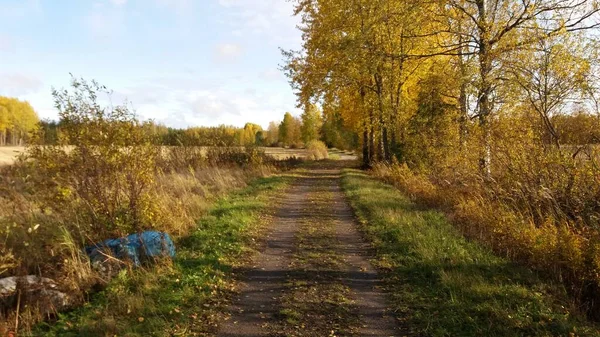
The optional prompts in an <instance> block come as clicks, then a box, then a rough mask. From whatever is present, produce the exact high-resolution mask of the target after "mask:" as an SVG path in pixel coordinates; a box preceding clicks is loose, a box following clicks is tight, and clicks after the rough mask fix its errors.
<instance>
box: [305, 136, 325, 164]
mask: <svg viewBox="0 0 600 337" xmlns="http://www.w3.org/2000/svg"><path fill="white" fill-rule="evenodd" d="M306 150H308V158H309V159H312V160H323V159H327V158H329V151H328V150H327V145H325V143H323V142H322V141H319V140H311V141H310V142H308V143H307V144H306Z"/></svg>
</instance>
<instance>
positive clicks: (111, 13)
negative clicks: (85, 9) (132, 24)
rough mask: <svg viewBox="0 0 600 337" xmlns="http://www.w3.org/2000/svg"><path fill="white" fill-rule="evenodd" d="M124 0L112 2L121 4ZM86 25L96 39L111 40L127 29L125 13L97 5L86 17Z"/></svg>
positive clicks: (113, 0)
mask: <svg viewBox="0 0 600 337" xmlns="http://www.w3.org/2000/svg"><path fill="white" fill-rule="evenodd" d="M119 1H121V2H122V1H123V0H111V2H113V3H114V2H119ZM84 21H85V24H86V25H87V27H88V29H89V30H90V32H91V33H92V35H93V36H94V37H95V38H98V39H110V38H113V37H115V36H116V35H118V34H119V33H120V32H122V31H123V30H124V29H125V17H124V13H123V11H122V10H121V9H119V8H110V7H106V6H104V4H101V3H96V4H94V6H93V9H92V11H91V12H90V13H89V14H88V15H87V16H86V17H84Z"/></svg>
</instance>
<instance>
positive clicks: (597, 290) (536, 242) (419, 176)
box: [373, 123, 600, 318]
mask: <svg viewBox="0 0 600 337" xmlns="http://www.w3.org/2000/svg"><path fill="white" fill-rule="evenodd" d="M518 126H519V124H518V123H514V124H513V125H511V127H510V128H508V127H507V128H506V129H502V130H503V131H502V132H503V133H505V135H504V136H503V137H499V136H498V137H497V138H495V141H494V148H493V149H492V151H491V153H492V154H493V156H492V157H491V163H492V166H491V168H490V173H489V174H487V173H486V172H482V171H481V170H480V168H479V166H478V162H477V160H478V154H479V153H480V152H478V151H476V150H475V149H476V148H480V147H479V145H478V144H476V143H474V142H473V143H469V144H466V146H465V148H464V149H463V151H462V152H457V154H456V155H454V157H452V158H448V159H445V160H441V161H439V162H436V161H434V162H435V163H436V166H435V167H434V168H428V169H426V170H419V169H418V168H411V167H409V166H408V165H406V164H398V163H396V164H391V165H386V164H379V165H375V166H374V168H373V172H374V174H375V175H377V176H379V177H381V178H383V179H384V180H386V181H388V182H390V183H393V184H395V185H396V186H397V187H399V188H400V189H401V190H403V191H405V192H406V193H407V194H408V195H409V196H410V197H411V198H412V199H413V200H416V201H417V202H419V203H421V204H424V205H427V206H436V207H439V208H442V209H444V210H445V211H446V212H447V213H448V214H449V216H450V218H451V219H453V220H454V223H455V225H456V226H457V227H458V228H460V230H461V231H462V233H463V234H464V235H465V236H467V237H469V238H471V239H474V240H477V241H480V242H484V243H485V244H487V245H488V246H489V247H491V248H493V249H494V250H495V251H496V252H497V253H499V254H501V255H503V256H507V257H509V258H510V259H511V260H513V261H516V262H518V263H522V264H525V265H528V266H530V267H533V268H534V269H537V270H539V271H541V272H544V273H547V275H549V276H552V277H555V278H556V279H557V280H559V281H561V282H563V284H564V285H565V287H566V288H567V289H569V291H570V293H571V294H572V295H573V296H574V297H575V298H577V299H578V300H579V302H580V304H581V305H582V306H583V307H584V308H585V310H586V311H587V312H588V313H589V314H590V315H592V316H596V318H599V316H598V314H597V312H598V310H597V309H598V304H597V303H599V301H600V276H599V275H600V264H599V263H598V261H600V250H599V249H598V247H600V243H599V242H600V241H599V239H600V232H599V228H600V227H599V224H600V202H599V200H600V171H599V166H598V162H597V159H596V158H597V155H596V154H593V153H591V154H590V152H594V151H595V150H589V149H588V152H587V153H588V154H589V155H588V154H585V153H583V152H582V153H579V154H578V155H575V156H574V155H573V153H574V152H573V151H572V150H565V149H558V148H553V147H544V146H542V145H541V143H540V142H539V141H538V139H536V137H535V136H532V135H531V133H526V132H520V130H519V128H518ZM499 127H500V128H502V127H503V126H502V125H500V126H499ZM511 132H512V133H513V134H510V133H511ZM506 133H509V136H506Z"/></svg>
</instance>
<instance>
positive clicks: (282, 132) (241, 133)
mask: <svg viewBox="0 0 600 337" xmlns="http://www.w3.org/2000/svg"><path fill="white" fill-rule="evenodd" d="M62 123H63V122H62V121H58V122H57V121H52V120H43V121H41V122H40V123H39V125H40V128H41V129H42V131H43V132H42V134H43V135H44V136H43V137H44V142H45V143H46V144H56V142H57V140H58V137H59V134H60V129H61V124H62ZM140 127H143V128H145V129H146V130H145V131H146V132H147V133H148V134H149V135H152V136H153V139H154V142H155V143H156V144H159V145H165V146H268V147H291V148H300V147H304V146H305V144H308V143H309V142H311V141H313V140H319V141H323V142H324V143H326V144H327V145H328V146H330V147H338V148H341V149H353V148H354V147H356V144H357V141H356V139H355V138H356V137H355V134H354V133H353V132H352V131H351V130H349V129H347V128H346V127H345V126H344V125H343V123H342V120H341V119H340V117H339V116H337V115H329V116H323V113H322V111H321V109H320V108H319V107H318V106H316V105H310V106H309V107H308V109H306V110H305V111H304V112H303V113H302V114H301V116H300V117H295V116H293V115H292V114H291V113H289V112H286V113H285V114H284V116H283V119H282V121H281V122H275V121H273V122H271V123H269V126H268V128H267V129H263V128H262V127H261V126H260V125H258V124H254V123H246V124H245V125H244V127H235V126H229V125H220V126H214V127H202V126H193V127H189V128H185V129H184V128H172V127H167V126H165V125H161V124H158V123H154V122H152V121H150V122H147V123H144V124H142V125H141V126H140Z"/></svg>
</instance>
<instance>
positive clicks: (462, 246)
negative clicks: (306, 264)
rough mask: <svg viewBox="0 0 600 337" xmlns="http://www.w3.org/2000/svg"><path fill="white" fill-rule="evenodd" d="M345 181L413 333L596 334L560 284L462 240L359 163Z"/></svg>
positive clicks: (438, 218)
mask: <svg viewBox="0 0 600 337" xmlns="http://www.w3.org/2000/svg"><path fill="white" fill-rule="evenodd" d="M343 187H344V190H345V192H346V194H347V196H348V198H349V199H350V202H351V204H352V206H353V208H354V209H355V211H356V213H357V215H358V217H359V219H360V221H361V223H362V230H363V231H364V233H365V234H366V236H367V237H368V238H369V239H370V240H371V241H372V242H373V244H374V246H375V248H376V249H377V261H376V264H377V265H378V267H379V268H380V269H381V270H382V271H383V275H384V276H385V277H386V283H387V285H388V287H389V292H390V294H391V301H392V304H393V306H394V310H395V311H396V312H397V313H398V316H399V319H401V320H402V321H404V322H405V324H406V325H407V326H408V327H410V328H411V330H412V332H413V333H414V334H416V335H430V336H600V332H599V330H598V327H597V326H594V325H593V324H591V323H589V322H587V321H586V320H585V319H584V318H582V317H583V316H582V315H581V314H580V313H579V312H578V311H577V309H576V308H573V307H572V305H571V304H570V303H571V302H570V301H569V300H568V297H567V295H566V293H565V290H564V288H562V287H561V286H559V285H557V284H554V283H552V282H549V281H545V280H542V279H541V278H540V277H539V276H538V275H537V274H535V273H533V272H532V271H531V270H529V269H526V268H522V267H519V266H516V265H514V264H512V263H510V262H509V261H508V260H506V259H503V258H500V257H497V256H495V255H494V254H493V253H492V252H491V251H490V250H488V249H486V248H484V247H482V246H480V245H478V244H476V243H473V242H469V241H467V240H466V239H465V238H464V237H463V236H462V235H461V234H460V233H459V232H458V230H457V229H456V228H455V227H453V226H452V225H451V224H450V223H449V221H448V220H447V219H446V217H445V216H444V215H443V214H442V213H440V212H438V211H435V210H431V209H423V208H420V207H418V206H416V205H415V204H414V203H412V202H411V201H410V200H409V199H408V198H407V197H406V196H404V195H403V194H402V193H401V192H400V191H399V190H397V189H396V188H394V187H392V186H390V185H387V184H384V183H382V182H380V181H378V180H376V179H374V178H372V177H370V176H368V175H367V174H365V173H362V172H360V171H357V170H345V171H344V177H343Z"/></svg>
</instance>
